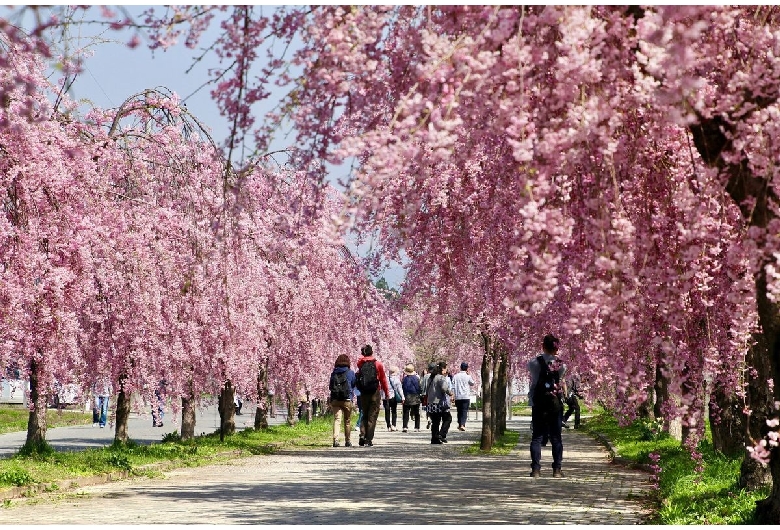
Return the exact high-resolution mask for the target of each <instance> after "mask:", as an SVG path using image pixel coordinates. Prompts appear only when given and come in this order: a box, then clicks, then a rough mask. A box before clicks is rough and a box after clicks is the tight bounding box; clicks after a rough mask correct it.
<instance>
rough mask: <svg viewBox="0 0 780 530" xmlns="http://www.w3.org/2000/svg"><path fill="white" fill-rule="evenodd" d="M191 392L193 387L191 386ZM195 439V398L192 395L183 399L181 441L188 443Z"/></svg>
mask: <svg viewBox="0 0 780 530" xmlns="http://www.w3.org/2000/svg"><path fill="white" fill-rule="evenodd" d="M190 392H192V385H191V384H190ZM194 438H195V397H194V396H193V395H192V393H190V395H189V396H182V398H181V441H182V442H187V441H189V440H193V439H194Z"/></svg>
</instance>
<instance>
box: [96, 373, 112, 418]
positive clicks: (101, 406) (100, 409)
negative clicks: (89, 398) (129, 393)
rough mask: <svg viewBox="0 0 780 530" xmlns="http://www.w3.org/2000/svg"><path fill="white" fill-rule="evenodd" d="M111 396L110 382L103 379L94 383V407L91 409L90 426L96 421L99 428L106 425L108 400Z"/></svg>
mask: <svg viewBox="0 0 780 530" xmlns="http://www.w3.org/2000/svg"><path fill="white" fill-rule="evenodd" d="M110 397H111V383H109V382H108V379H105V378H104V379H103V380H102V381H99V382H97V383H95V408H94V409H93V411H92V426H93V427H94V426H95V424H96V423H97V424H98V425H100V428H101V429H102V428H103V427H105V426H106V421H107V419H108V402H109V399H110Z"/></svg>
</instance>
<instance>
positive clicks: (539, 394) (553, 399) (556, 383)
mask: <svg viewBox="0 0 780 530" xmlns="http://www.w3.org/2000/svg"><path fill="white" fill-rule="evenodd" d="M536 360H537V362H538V363H539V380H538V381H537V382H536V387H535V388H534V408H537V407H538V408H539V409H538V410H542V411H545V412H551V413H553V414H558V413H559V412H560V411H561V410H562V409H563V403H562V401H561V398H562V396H561V387H560V374H559V372H558V370H550V367H549V366H548V364H547V362H545V360H544V357H542V356H541V355H540V356H539V357H537V358H536Z"/></svg>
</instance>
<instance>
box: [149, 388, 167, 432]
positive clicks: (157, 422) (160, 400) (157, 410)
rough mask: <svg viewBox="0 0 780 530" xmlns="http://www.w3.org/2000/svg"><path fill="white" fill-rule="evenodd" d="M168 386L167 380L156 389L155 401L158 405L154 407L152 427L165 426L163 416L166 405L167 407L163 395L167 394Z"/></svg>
mask: <svg viewBox="0 0 780 530" xmlns="http://www.w3.org/2000/svg"><path fill="white" fill-rule="evenodd" d="M166 384H167V383H166V381H165V379H163V380H161V381H160V382H159V383H157V388H155V389H154V399H155V401H156V403H155V404H153V405H152V427H162V426H163V415H164V405H165V398H164V397H163V393H164V392H165V385H166Z"/></svg>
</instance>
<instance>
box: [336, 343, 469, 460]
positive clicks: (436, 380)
mask: <svg viewBox="0 0 780 530" xmlns="http://www.w3.org/2000/svg"><path fill="white" fill-rule="evenodd" d="M356 368H357V371H353V370H352V369H351V367H350V360H349V356H348V355H346V354H341V355H339V356H338V358H337V359H336V362H335V367H334V368H333V372H332V373H331V376H330V406H331V409H332V411H333V416H334V421H333V447H339V446H340V445H341V438H342V433H343V439H344V445H345V446H346V447H352V441H351V432H352V421H351V420H352V414H353V410H354V407H353V403H354V405H356V407H357V414H358V418H357V422H356V423H357V427H356V430H358V431H359V432H360V436H359V438H358V445H360V446H368V447H371V446H373V445H374V433H375V431H376V425H377V420H378V418H379V410H380V407H382V408H384V412H385V423H386V424H387V430H388V431H391V432H392V431H397V430H398V427H397V425H398V405H399V404H400V405H401V432H404V433H407V432H409V431H410V430H413V431H414V432H419V431H420V430H421V429H420V426H421V424H422V415H423V414H425V418H426V429H428V430H430V431H431V443H432V444H446V443H447V434H448V433H449V429H450V425H451V424H452V413H451V412H450V410H451V408H452V406H453V404H454V406H455V409H456V419H457V422H458V430H460V431H465V430H466V421H467V418H468V410H469V404H470V403H471V397H472V395H473V394H474V387H475V386H476V383H475V381H474V379H473V378H472V377H471V375H470V374H469V371H468V369H469V365H468V363H465V362H464V363H461V365H460V372H458V373H457V374H455V375H454V376H450V374H449V372H448V369H447V363H446V362H444V361H442V362H439V363H431V364H429V365H428V367H427V369H424V370H423V371H422V375H419V374H418V373H417V371H416V369H415V366H414V364H412V363H409V364H407V365H406V366H405V367H404V369H403V373H401V370H399V369H398V368H397V367H391V368H390V369H389V370H388V369H387V368H386V367H385V366H384V364H382V362H381V361H380V360H379V359H377V358H376V357H375V356H374V350H373V348H372V346H371V345H370V344H367V345H366V346H363V348H361V357H360V359H358V362H357V367H356ZM410 425H413V427H410Z"/></svg>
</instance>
